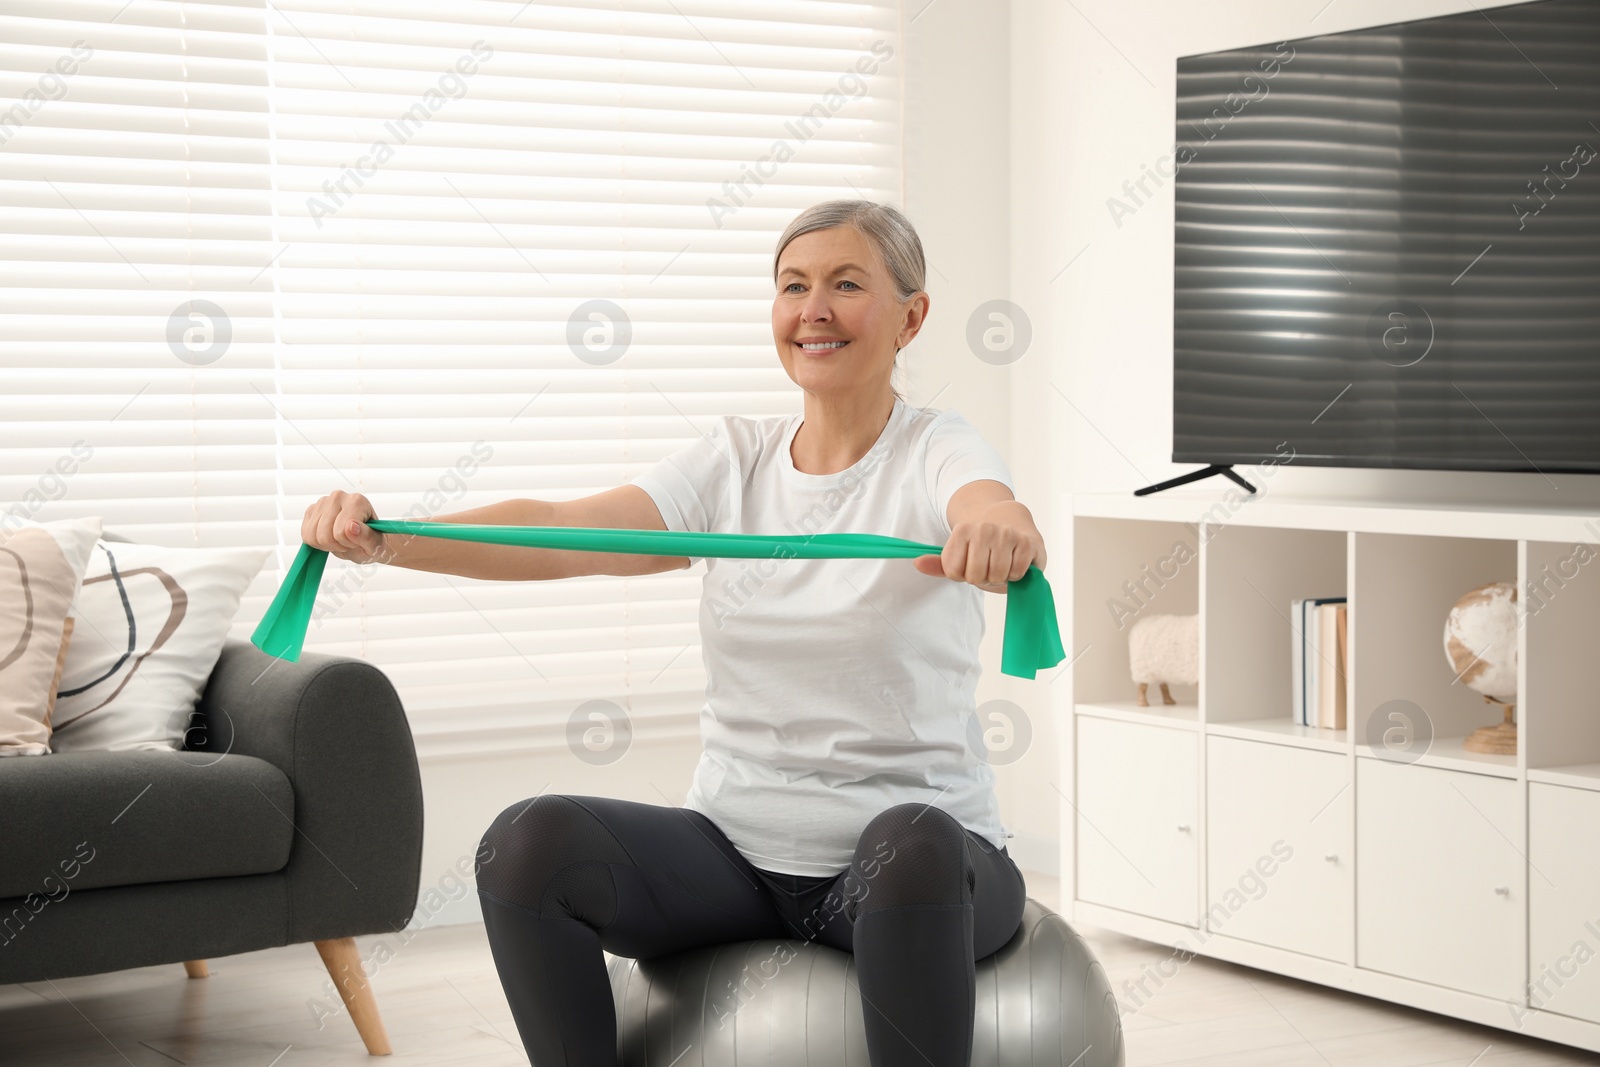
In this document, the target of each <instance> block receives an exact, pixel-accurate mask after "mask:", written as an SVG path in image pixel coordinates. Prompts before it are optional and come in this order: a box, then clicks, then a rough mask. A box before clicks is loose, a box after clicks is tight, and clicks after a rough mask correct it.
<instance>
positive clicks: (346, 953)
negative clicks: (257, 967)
mask: <svg viewBox="0 0 1600 1067" xmlns="http://www.w3.org/2000/svg"><path fill="white" fill-rule="evenodd" d="M316 945H317V952H318V954H319V955H321V956H322V964H323V966H325V967H327V968H328V977H330V978H332V979H333V984H334V986H335V987H336V988H337V989H338V990H339V996H340V997H341V998H342V999H343V1000H344V1006H345V1009H346V1010H347V1011H349V1012H350V1021H351V1022H353V1023H355V1024H356V1033H358V1034H360V1035H361V1040H362V1041H363V1042H365V1043H366V1046H367V1052H368V1053H369V1054H371V1055H373V1056H387V1055H389V1053H390V1052H391V1051H392V1050H391V1049H390V1048H389V1035H388V1034H387V1033H385V1032H384V1029H383V1019H382V1018H381V1017H380V1016H379V1015H378V1002H377V1000H376V999H375V998H374V997H373V995H372V987H371V986H370V985H368V984H367V975H366V972H365V971H364V970H363V969H362V967H361V953H360V951H359V950H358V949H357V948H356V939H355V938H353V937H341V938H338V939H337V940H333V941H318V942H317V943H316Z"/></svg>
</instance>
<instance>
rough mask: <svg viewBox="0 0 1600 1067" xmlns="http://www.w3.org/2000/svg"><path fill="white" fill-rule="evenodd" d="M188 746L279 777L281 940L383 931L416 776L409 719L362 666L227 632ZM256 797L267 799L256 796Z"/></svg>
mask: <svg viewBox="0 0 1600 1067" xmlns="http://www.w3.org/2000/svg"><path fill="white" fill-rule="evenodd" d="M197 711H198V713H199V714H198V717H197V720H196V722H195V725H194V726H193V727H192V728H191V729H190V731H189V734H188V744H187V746H186V747H188V748H189V749H190V750H192V751H197V752H207V753H212V754H213V755H214V756H215V758H216V759H217V760H218V761H221V760H225V759H227V758H228V756H229V755H230V754H234V753H237V754H239V755H246V756H255V757H258V758H260V759H263V760H266V761H267V762H268V763H271V764H273V765H274V766H276V767H277V768H278V769H279V770H281V771H283V773H284V774H285V775H287V776H288V778H289V782H290V785H291V786H292V787H293V789H294V811H293V813H292V819H291V818H290V816H291V813H289V812H280V815H282V816H283V818H284V819H285V820H286V821H292V823H293V825H294V829H295V834H294V844H293V845H292V846H291V849H290V852H289V863H288V866H287V867H285V868H284V873H285V887H286V891H287V894H288V911H289V923H288V928H289V942H290V943H291V944H293V943H299V942H303V941H321V940H326V939H330V938H340V937H351V936H354V935H356V934H366V933H377V932H380V931H393V930H398V929H400V928H401V927H403V926H404V925H405V924H406V923H407V922H409V921H410V919H411V914H412V912H413V910H414V909H415V907H416V903H417V885H418V881H419V880H420V877H421V868H422V779H421V775H420V773H419V771H418V768H417V752H416V746H415V744H414V743H413V741H412V737H411V726H410V724H409V723H408V722H407V721H406V716H405V710H404V709H403V708H402V707H401V705H400V697H399V694H397V693H396V692H395V689H394V686H393V684H392V683H391V682H390V681H389V679H388V677H387V676H386V675H385V674H384V673H383V672H382V671H380V670H379V669H378V668H376V667H374V666H373V665H371V664H370V663H365V662H363V661H361V660H357V659H352V658H349V657H345V656H331V655H327V654H322V653H314V652H308V653H305V654H303V655H302V656H301V658H300V661H299V662H298V663H289V662H287V661H284V660H279V659H276V658H274V657H272V656H269V655H267V654H266V653H265V652H262V651H261V650H260V649H258V648H256V647H255V646H254V645H252V644H249V643H248V642H245V641H240V640H237V639H234V638H230V639H229V640H228V641H227V642H226V643H225V644H224V646H223V649H222V655H221V658H220V659H218V661H217V665H216V667H215V669H213V670H212V672H211V677H210V679H209V680H208V682H207V683H206V688H205V692H204V693H202V694H201V697H200V703H199V706H198V708H197ZM261 802H262V803H263V804H268V803H271V801H270V800H268V798H267V797H265V796H263V797H262V798H261Z"/></svg>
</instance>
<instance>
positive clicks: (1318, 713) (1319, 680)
mask: <svg viewBox="0 0 1600 1067" xmlns="http://www.w3.org/2000/svg"><path fill="white" fill-rule="evenodd" d="M1345 604H1346V598H1345V597H1342V596H1328V597H1296V598H1294V599H1293V600H1291V601H1290V602H1289V618H1290V635H1289V637H1290V659H1289V663H1290V669H1289V687H1290V690H1291V694H1290V700H1291V705H1292V707H1293V721H1294V722H1295V723H1297V724H1299V725H1301V726H1313V727H1319V728H1322V729H1329V730H1333V729H1340V730H1342V729H1344V723H1345V717H1346V709H1345V705H1346V702H1347V700H1348V696H1347V694H1346V689H1347V683H1346V680H1345V667H1344V665H1343V664H1344V663H1345V662H1346V660H1347V658H1348V652H1347V650H1346V649H1345V647H1344V644H1345V643H1346V642H1347V641H1348V636H1347V629H1346V628H1345V627H1346V626H1347V624H1346V623H1344V622H1343V620H1344V619H1345V618H1346V615H1345V610H1346V609H1345Z"/></svg>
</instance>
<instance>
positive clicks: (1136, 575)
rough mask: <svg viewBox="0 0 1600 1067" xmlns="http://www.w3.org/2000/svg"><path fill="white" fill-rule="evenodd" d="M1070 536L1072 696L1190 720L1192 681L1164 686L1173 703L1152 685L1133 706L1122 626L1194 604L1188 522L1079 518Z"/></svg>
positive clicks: (1195, 570) (1194, 696)
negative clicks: (1163, 700)
mask: <svg viewBox="0 0 1600 1067" xmlns="http://www.w3.org/2000/svg"><path fill="white" fill-rule="evenodd" d="M1073 536H1074V539H1075V551H1074V557H1075V558H1074V565H1073V572H1072V618H1073V645H1074V647H1073V649H1071V650H1069V652H1068V655H1069V656H1072V655H1079V653H1080V652H1081V656H1080V658H1079V659H1078V661H1077V663H1076V664H1075V666H1074V667H1073V671H1074V680H1073V689H1074V700H1075V701H1076V702H1077V703H1079V704H1089V705H1100V706H1105V707H1110V708H1115V709H1121V710H1122V711H1123V712H1125V713H1126V714H1128V715H1132V716H1134V717H1141V716H1147V717H1149V718H1150V719H1152V720H1155V721H1170V720H1185V721H1194V720H1195V719H1196V716H1197V715H1198V710H1197V709H1198V706H1199V693H1198V687H1197V686H1193V685H1188V686H1182V685H1175V686H1169V688H1170V689H1171V691H1172V696H1173V699H1174V700H1176V701H1177V702H1178V703H1177V704H1176V705H1173V706H1165V705H1162V703H1161V693H1160V691H1159V690H1157V689H1155V688H1152V689H1151V690H1150V691H1149V693H1148V694H1147V699H1148V700H1150V702H1151V706H1150V707H1148V708H1140V707H1137V706H1136V704H1135V700H1136V698H1137V695H1138V687H1137V686H1136V685H1135V684H1134V682H1133V678H1132V675H1131V674H1130V673H1129V665H1128V627H1129V626H1131V625H1132V624H1133V621H1134V619H1136V618H1139V617H1141V616H1144V615H1150V614H1163V615H1192V614H1194V613H1196V612H1198V611H1199V610H1200V560H1199V550H1200V546H1199V543H1198V536H1197V533H1196V528H1195V526H1194V524H1192V523H1188V524H1186V523H1180V522H1159V521H1158V522H1132V523H1130V522H1126V521H1123V520H1120V519H1096V518H1080V519H1078V520H1077V523H1076V525H1075V526H1074V533H1073ZM1089 561H1093V565H1092V566H1091V565H1087V564H1088V563H1089Z"/></svg>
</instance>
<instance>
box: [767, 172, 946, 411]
mask: <svg viewBox="0 0 1600 1067" xmlns="http://www.w3.org/2000/svg"><path fill="white" fill-rule="evenodd" d="M835 226H852V227H854V228H855V229H856V231H857V232H858V233H860V234H861V236H863V237H865V238H866V239H867V241H868V242H869V243H870V244H871V245H872V247H873V248H874V249H876V250H877V253H878V256H879V258H881V259H882V260H883V262H884V265H885V266H886V267H888V268H889V275H890V277H892V278H893V279H894V287H895V296H896V298H897V299H898V300H899V301H900V303H902V304H904V303H905V302H906V301H907V300H910V299H911V298H912V297H913V296H915V295H917V293H919V292H921V291H922V287H923V285H924V284H925V283H926V281H927V263H926V261H925V260H924V259H923V255H922V239H921V238H919V237H918V236H917V231H916V229H915V227H913V226H912V225H911V220H910V219H908V218H906V217H905V216H904V215H902V214H901V213H900V212H899V211H898V210H896V209H895V208H893V207H890V206H889V205H888V204H878V203H874V202H873V201H871V200H825V201H823V202H822V203H820V204H813V205H812V206H811V207H808V208H806V209H805V210H804V211H802V212H800V214H798V215H796V216H795V218H794V221H793V222H791V223H789V225H788V227H787V228H786V229H785V230H784V231H783V235H782V236H781V237H779V238H778V247H777V249H776V250H775V251H774V252H773V253H772V281H773V284H774V285H776V284H777V281H778V260H779V259H780V258H781V257H782V256H783V250H784V249H785V248H787V247H789V242H790V241H793V240H794V239H795V238H796V237H799V236H800V235H802V234H807V233H811V232H812V231H814V230H831V229H833V228H834V227H835ZM896 351H897V352H898V350H896ZM894 395H895V396H898V397H900V399H902V400H904V399H905V397H903V396H900V393H899V391H898V390H896V391H895V394H894Z"/></svg>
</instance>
